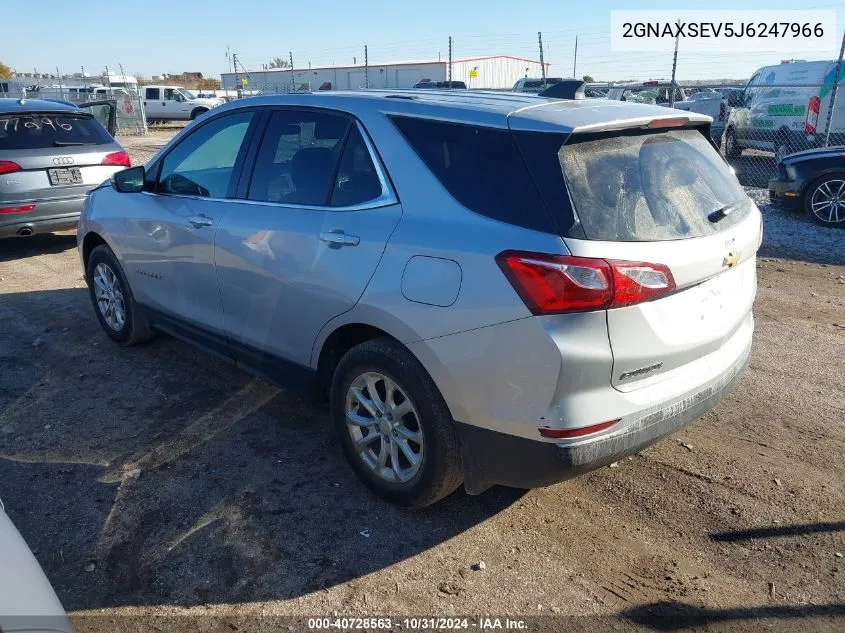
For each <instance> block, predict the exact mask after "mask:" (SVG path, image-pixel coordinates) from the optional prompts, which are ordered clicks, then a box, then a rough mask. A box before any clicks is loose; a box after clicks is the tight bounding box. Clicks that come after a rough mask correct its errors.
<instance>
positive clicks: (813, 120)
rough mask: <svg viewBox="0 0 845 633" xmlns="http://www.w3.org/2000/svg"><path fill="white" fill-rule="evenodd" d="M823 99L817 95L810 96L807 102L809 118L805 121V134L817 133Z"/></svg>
mask: <svg viewBox="0 0 845 633" xmlns="http://www.w3.org/2000/svg"><path fill="white" fill-rule="evenodd" d="M821 105H822V102H821V99H819V98H818V97H816V96H812V97H810V100H809V101H808V102H807V118H806V120H805V121H804V134H815V133H816V126H817V125H818V123H819V110H820V109H821Z"/></svg>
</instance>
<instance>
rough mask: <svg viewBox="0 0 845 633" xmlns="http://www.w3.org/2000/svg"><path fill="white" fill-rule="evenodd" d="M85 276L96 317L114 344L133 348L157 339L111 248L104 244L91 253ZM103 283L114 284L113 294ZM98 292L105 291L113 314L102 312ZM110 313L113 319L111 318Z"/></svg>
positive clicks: (107, 311) (105, 310) (106, 310)
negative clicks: (117, 306) (121, 308)
mask: <svg viewBox="0 0 845 633" xmlns="http://www.w3.org/2000/svg"><path fill="white" fill-rule="evenodd" d="M85 275H86V280H87V281H88V294H89V296H90V297H91V303H92V304H93V306H94V314H96V315H97V320H98V321H99V322H100V326H101V327H102V328H103V331H104V332H105V333H106V334H107V335H108V337H109V338H110V339H111V340H113V341H114V342H115V343H118V344H119V345H123V346H125V347H129V346H131V345H137V344H139V343H143V342H145V341H148V340H150V339H151V338H152V337H153V333H152V331H151V330H150V328H149V324H148V323H147V320H146V318H145V317H144V315H143V313H142V312H141V310H140V309H139V308H138V304H137V303H135V297H134V296H133V295H132V289H131V288H130V287H129V283H128V282H127V281H126V276H125V275H124V274H123V269H122V268H121V267H120V264H119V263H118V261H117V258H116V257H115V256H114V253H113V252H112V250H111V249H110V248H109V247H108V246H106V245H105V244H101V245H100V246H97V247H96V248H95V249H94V250H93V251H91V255H90V256H89V257H88V264H87V266H86V271H85ZM103 281H105V282H106V285H108V284H109V283H110V282H111V283H112V286H111V287H112V292H111V293H108V291H107V290H106V288H105V287H104V286H103V285H102V282H103ZM98 288H99V289H101V290H103V291H105V293H106V294H105V295H104V296H103V295H101V296H103V299H104V301H107V302H111V305H112V310H111V311H109V310H108V309H104V308H101V304H100V301H99V300H98V296H97V295H98V291H97V289H98ZM115 304H118V305H120V304H122V307H123V310H122V314H123V318H122V319H120V318H119V317H118V314H119V312H120V311H119V310H117V309H116V308H115ZM109 313H110V314H111V317H109V316H108V315H109Z"/></svg>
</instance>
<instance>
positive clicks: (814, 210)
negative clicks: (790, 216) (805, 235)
mask: <svg viewBox="0 0 845 633" xmlns="http://www.w3.org/2000/svg"><path fill="white" fill-rule="evenodd" d="M825 201H830V203H831V204H829V205H828V206H824V205H823V204H822V203H823V202H825ZM804 211H805V212H806V213H807V216H808V217H809V218H810V219H811V220H812V221H813V222H816V223H817V224H821V225H823V226H830V227H836V228H840V229H845V172H836V173H833V174H826V175H824V176H822V177H821V178H819V179H818V180H816V181H815V182H813V183H811V184H810V186H809V187H807V190H806V192H805V193H804Z"/></svg>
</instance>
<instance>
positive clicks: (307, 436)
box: [0, 147, 845, 632]
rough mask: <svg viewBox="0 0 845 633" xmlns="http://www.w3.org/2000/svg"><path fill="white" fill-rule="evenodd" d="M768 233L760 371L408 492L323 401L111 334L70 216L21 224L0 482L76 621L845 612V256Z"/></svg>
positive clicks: (741, 627)
mask: <svg viewBox="0 0 845 633" xmlns="http://www.w3.org/2000/svg"><path fill="white" fill-rule="evenodd" d="M154 149H155V148H154V147H152V148H150V149H138V148H136V151H146V152H149V153H152V151H154ZM842 239H843V243H845V233H843V235H842ZM763 252H764V254H765V255H766V256H765V257H764V258H763V259H762V260H761V261H759V263H758V273H759V291H758V297H757V301H756V306H755V314H756V318H757V330H756V335H755V345H754V351H753V356H752V359H751V365H750V369H749V371H748V373H747V375H746V376H745V378H744V379H743V381H742V382H741V384H740V386H739V387H738V388H737V390H736V391H734V392H733V393H732V394H731V395H730V396H729V397H728V398H726V400H725V401H723V402H722V403H721V404H720V405H719V406H718V407H717V408H716V409H715V410H714V411H713V412H711V413H710V414H708V415H706V416H705V417H704V418H702V419H701V420H700V421H699V422H698V423H697V424H695V425H694V426H692V427H689V428H688V429H686V430H684V431H682V432H680V433H678V434H677V435H674V436H672V437H670V438H668V439H666V440H665V441H663V442H661V443H660V444H658V445H655V446H653V447H651V448H649V449H648V450H646V451H644V452H643V453H641V454H639V455H636V456H634V457H631V458H629V459H627V460H625V461H623V462H622V463H619V464H618V466H617V467H615V468H604V469H602V470H600V471H597V472H594V473H591V474H589V475H587V476H584V477H582V478H580V479H576V480H573V481H569V482H565V483H562V484H558V485H556V486H552V487H550V488H546V489H540V490H533V491H530V492H521V491H514V490H508V489H503V488H497V489H493V490H491V491H489V492H488V493H486V494H484V495H482V496H479V497H469V496H467V495H466V494H465V493H464V492H463V491H459V492H458V493H456V494H454V495H453V496H451V497H450V498H448V499H447V500H446V501H444V502H443V503H441V504H439V505H437V506H435V507H433V508H430V509H427V510H425V511H420V512H411V511H406V510H401V509H397V508H395V507H392V506H390V505H388V504H386V503H383V502H381V501H379V500H377V499H376V498H374V497H373V496H372V495H371V494H369V493H368V492H367V491H366V490H365V488H364V487H363V486H362V485H360V484H359V483H358V481H357V480H356V479H355V477H354V476H353V474H352V472H351V470H350V469H349V468H348V467H347V465H346V463H345V462H344V460H343V458H342V455H341V452H340V449H339V447H338V446H337V444H336V443H335V441H334V438H333V436H332V433H331V429H330V427H329V424H328V423H327V414H326V411H325V410H323V409H319V408H312V407H310V406H307V405H305V404H303V403H302V402H301V401H299V400H297V399H296V398H295V397H293V396H289V395H286V394H285V393H283V392H280V391H279V390H277V389H275V388H273V387H271V386H270V385H268V384H267V383H264V382H262V381H261V380H258V379H255V378H252V377H250V376H249V375H247V374H245V373H243V372H241V371H238V370H236V369H234V368H232V367H230V366H228V365H226V364H224V363H223V362H220V361H218V360H215V359H213V358H210V357H208V356H206V355H204V354H203V353H201V352H199V351H195V350H193V349H192V348H189V347H187V346H186V345H183V344H182V343H180V342H177V341H175V340H173V339H170V338H168V337H166V336H160V337H158V338H157V339H156V340H154V341H153V342H152V343H150V344H148V345H145V346H142V347H137V348H132V349H122V348H119V347H117V346H115V345H113V344H112V343H111V342H110V341H109V340H108V339H107V337H106V336H105V335H104V334H103V333H102V332H101V331H100V329H99V326H98V324H97V321H96V319H95V317H94V314H93V312H92V307H91V305H90V303H89V299H88V295H87V289H86V288H85V285H84V281H83V279H82V272H81V267H80V264H79V261H78V256H77V253H76V250H75V236H74V235H73V234H72V233H68V234H58V235H47V236H38V237H35V238H30V239H27V240H12V241H8V240H7V241H5V242H3V243H2V244H0V323H2V324H3V326H2V328H0V497H2V499H3V501H4V502H5V505H6V511H7V513H8V514H9V516H10V517H11V518H12V520H13V522H14V523H15V524H16V525H17V526H18V528H19V530H20V531H21V533H22V534H23V535H24V537H25V538H26V540H27V542H28V543H29V545H30V546H31V547H32V548H33V550H34V551H35V553H36V557H37V558H38V560H39V562H40V563H41V565H42V566H43V568H44V570H45V572H46V573H47V576H48V577H49V578H50V580H51V582H52V583H53V585H54V587H55V589H56V591H57V593H58V595H59V597H60V599H61V600H62V602H63V604H64V606H65V608H66V609H68V611H69V612H70V613H71V615H72V617H73V620H74V623H75V625H76V627H77V630H78V631H80V632H88V631H98V632H99V631H129V630H150V629H152V630H179V631H187V630H191V631H192V630H203V631H205V630H217V629H216V628H215V627H218V626H222V627H223V628H222V630H227V631H232V630H248V631H253V630H256V631H257V630H288V629H290V630H293V629H294V628H297V627H305V626H306V623H305V619H304V618H306V617H308V616H331V615H333V614H335V615H340V616H354V615H390V616H393V617H394V619H396V617H397V616H400V615H403V614H404V615H418V616H419V615H435V616H446V615H466V616H476V617H477V616H482V615H498V616H505V615H510V616H526V617H527V616H531V617H533V618H534V619H532V620H530V621H529V624H530V626H529V630H564V629H567V630H569V629H571V630H614V631H615V630H620V631H626V630H647V629H657V630H664V631H675V630H738V631H758V630H777V631H781V630H783V631H797V630H801V631H806V630H818V631H834V630H838V631H842V630H844V629H845V559H843V557H842V555H843V553H845V486H844V485H843V483H844V482H845V459H843V455H845V399H843V394H845V371H843V369H844V368H845V360H843V359H845V328H843V326H845V266H837V265H831V264H819V263H815V262H814V261H804V260H800V259H779V258H777V257H775V256H774V255H776V253H772V252H771V249H769V250H768V251H767V250H764V251H763ZM807 259H810V260H812V258H811V257H808V258H807ZM841 263H843V264H845V257H843V259H842V260H841ZM482 561H483V565H480V563H481V562H482ZM473 566H475V567H476V569H473ZM479 567H482V568H483V569H478V568H479ZM0 573H4V572H3V570H2V566H1V565H0ZM289 615H292V616H297V617H298V618H299V620H297V621H288V620H274V619H273V618H272V617H271V616H289ZM188 616H190V617H188ZM208 616H212V619H211V620H206V619H204V618H207V617H208ZM273 623H275V624H273ZM276 625H278V626H276ZM394 628H396V627H394ZM405 628H407V627H405ZM471 628H474V627H471ZM297 630H300V629H299V628H297Z"/></svg>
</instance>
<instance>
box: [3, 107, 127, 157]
mask: <svg viewBox="0 0 845 633" xmlns="http://www.w3.org/2000/svg"><path fill="white" fill-rule="evenodd" d="M112 142H113V139H112V137H111V136H110V135H109V133H108V132H107V131H106V130H105V129H104V128H103V126H102V125H100V124H99V123H97V121H95V120H94V119H93V117H91V116H90V115H87V114H63V113H59V114H48V113H44V114H41V113H38V114H34V113H30V114H4V115H2V116H0V151H3V150H13V149H41V148H47V147H65V146H72V145H104V144H106V143H112Z"/></svg>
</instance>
